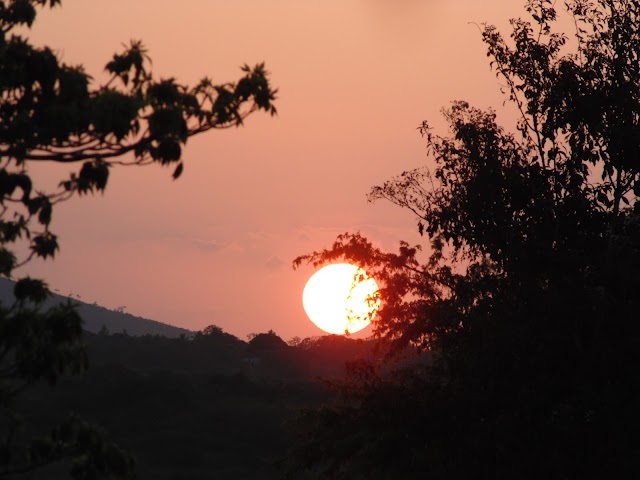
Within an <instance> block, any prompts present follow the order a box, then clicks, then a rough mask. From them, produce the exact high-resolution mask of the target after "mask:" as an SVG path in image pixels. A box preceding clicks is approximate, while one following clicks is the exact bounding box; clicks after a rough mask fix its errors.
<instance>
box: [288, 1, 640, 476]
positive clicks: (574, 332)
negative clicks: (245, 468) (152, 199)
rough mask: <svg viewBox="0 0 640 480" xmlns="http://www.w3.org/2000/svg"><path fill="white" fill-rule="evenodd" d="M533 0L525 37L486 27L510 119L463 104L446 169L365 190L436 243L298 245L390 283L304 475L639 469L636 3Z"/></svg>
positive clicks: (296, 463) (312, 430)
mask: <svg viewBox="0 0 640 480" xmlns="http://www.w3.org/2000/svg"><path fill="white" fill-rule="evenodd" d="M554 5H555V2H551V1H548V0H529V1H528V2H527V4H526V10H527V13H528V14H529V17H530V20H523V19H516V20H513V21H512V23H511V25H512V28H513V31H512V33H511V38H510V40H509V39H506V38H505V37H503V36H502V35H501V34H500V33H499V32H498V31H497V29H496V28H495V27H493V26H491V25H485V26H484V27H483V30H482V38H483V41H484V43H485V44H486V46H487V53H488V57H489V59H490V64H491V67H492V68H493V70H494V71H495V72H496V75H497V77H498V79H499V81H500V83H501V84H502V85H503V89H504V92H505V94H506V97H507V102H508V103H509V104H510V105H512V106H513V107H514V108H515V109H516V111H517V112H518V113H519V121H518V123H517V127H516V130H515V132H513V133H511V132H509V131H508V130H506V129H505V128H503V127H501V126H500V125H499V124H498V123H497V117H496V114H495V112H493V111H491V110H489V111H482V110H479V109H477V108H474V107H472V106H470V105H469V104H468V103H466V102H463V101H457V102H454V103H452V104H451V106H450V107H449V108H447V109H446V110H445V111H444V116H445V118H446V120H447V122H448V124H449V129H450V130H449V133H448V134H447V135H444V136H441V135H438V134H436V133H435V132H434V131H433V130H432V129H431V128H430V127H429V125H428V123H426V122H425V123H424V124H423V125H422V126H421V127H420V132H421V133H422V135H423V136H424V138H425V140H426V144H427V151H428V152H429V154H430V156H431V158H432V159H433V161H434V162H435V167H434V168H421V169H417V170H412V171H407V172H404V173H402V174H401V175H400V176H398V177H397V178H394V179H392V180H390V181H388V182H386V183H385V184H383V185H382V186H379V187H375V188H374V189H373V190H372V192H371V194H370V198H371V199H372V200H378V199H385V200H388V201H391V202H393V203H394V204H396V205H399V206H400V207H402V208H407V209H409V210H411V211H412V212H414V213H415V214H416V217H417V221H418V229H419V231H420V233H421V234H423V235H425V237H427V238H428V239H429V249H428V253H429V256H428V260H427V261H425V262H421V261H420V246H410V245H408V244H406V243H402V244H401V246H400V249H399V252H398V253H387V252H383V251H381V250H379V249H378V248H376V247H375V246H373V245H372V244H371V243H370V242H369V241H368V240H367V239H366V238H364V237H362V236H361V235H359V234H357V233H356V234H345V235H342V236H340V237H338V239H337V240H336V242H335V243H334V244H333V246H331V248H329V249H326V250H322V251H318V252H313V253H311V254H309V255H305V256H302V257H299V258H297V259H296V260H295V262H294V265H299V264H301V263H302V262H311V263H314V264H321V263H324V262H327V261H331V260H334V259H338V258H340V259H342V258H344V259H347V260H351V261H354V262H358V263H360V264H361V265H362V266H363V267H364V268H366V269H367V271H368V272H369V273H370V274H371V275H372V276H374V277H375V278H376V279H377V280H378V281H379V283H381V284H382V285H383V288H382V291H381V296H382V298H383V299H384V301H383V304H382V308H381V309H380V311H379V312H378V316H377V318H376V322H375V335H376V336H377V337H378V338H379V339H380V340H381V341H382V343H383V344H384V345H385V347H386V351H387V355H391V356H393V355H395V354H398V353H400V352H402V351H406V350H411V349H417V350H419V351H424V352H431V353H432V354H433V358H434V361H433V363H431V364H429V365H427V366H424V365H416V366H414V367H411V368H408V369H403V370H402V371H395V372H394V373H393V374H391V375H385V374H383V373H378V372H376V371H375V369H374V365H361V366H360V368H359V369H357V370H356V372H355V373H356V376H355V377H353V378H352V379H351V380H350V381H348V382H345V384H344V385H343V393H345V395H346V399H347V401H346V402H345V404H344V405H343V406H342V407H339V408H331V409H323V410H321V411H318V412H310V413H309V415H308V418H307V421H306V423H303V424H302V426H303V435H301V437H300V441H301V443H302V445H301V448H300V450H299V452H298V453H297V455H296V456H293V457H292V459H291V469H292V472H295V473H294V477H295V476H298V475H302V474H303V473H306V474H307V475H309V476H311V477H313V478H349V479H355V478H425V477H429V478H443V479H444V478H447V479H450V478H472V477H473V478H492V479H503V478H504V479H507V478H532V479H538V478H546V479H568V478H608V477H612V476H613V477H618V478H628V477H631V475H632V472H637V471H638V468H639V467H640V455H639V452H640V443H639V442H638V440H637V435H636V432H637V431H638V428H639V427H640V415H639V414H638V409H637V405H638V404H639V402H640V382H639V381H638V379H637V375H636V372H637V370H638V367H639V366H640V348H639V347H640V327H639V324H638V321H637V320H638V311H640V303H639V302H640V297H639V296H638V294H637V292H638V291H640V282H639V279H638V275H637V267H638V265H639V264H640V211H639V210H638V208H639V207H638V202H637V199H638V195H640V163H639V161H638V159H640V62H639V60H638V52H640V3H638V2H637V1H633V0H622V1H616V2H613V1H609V0H596V1H593V2H588V1H584V0H569V1H567V2H566V8H567V11H568V12H569V14H570V15H571V16H572V17H573V20H574V21H575V32H573V34H572V35H571V37H568V36H567V35H565V34H562V33H559V32H556V31H555V30H554V26H555V22H556V10H555V6H554Z"/></svg>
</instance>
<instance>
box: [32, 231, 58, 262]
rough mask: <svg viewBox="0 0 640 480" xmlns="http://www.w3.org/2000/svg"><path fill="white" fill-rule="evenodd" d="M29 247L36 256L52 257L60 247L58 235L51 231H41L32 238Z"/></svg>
mask: <svg viewBox="0 0 640 480" xmlns="http://www.w3.org/2000/svg"><path fill="white" fill-rule="evenodd" d="M30 248H31V250H32V251H33V252H34V253H35V254H36V255H37V256H38V257H41V258H47V257H53V256H54V255H55V253H56V252H57V251H58V250H59V249H60V247H59V246H58V237H56V236H55V235H54V234H52V233H51V232H45V233H42V234H40V235H37V236H36V237H34V238H33V241H32V243H31V247H30Z"/></svg>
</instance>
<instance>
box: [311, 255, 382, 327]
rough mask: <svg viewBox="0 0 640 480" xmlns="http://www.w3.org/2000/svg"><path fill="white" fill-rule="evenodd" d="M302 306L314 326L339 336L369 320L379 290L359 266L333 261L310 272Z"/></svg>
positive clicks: (375, 307) (371, 317)
mask: <svg viewBox="0 0 640 480" xmlns="http://www.w3.org/2000/svg"><path fill="white" fill-rule="evenodd" d="M302 305H303V306H304V310H305V312H307V315H308V316H309V319H310V320H311V321H312V322H313V323H315V324H316V326H317V327H318V328H320V329H322V330H324V331H325V332H327V333H334V334H338V335H343V334H345V333H355V332H358V331H360V330H362V329H363V328H365V327H366V326H367V325H369V323H371V319H373V317H374V316H375V314H376V312H377V311H378V307H379V306H380V293H379V290H378V285H377V284H376V282H375V280H374V279H373V278H371V277H369V276H368V275H367V274H366V272H365V271H364V270H363V269H362V268H359V267H357V266H355V265H351V264H349V263H334V264H332V265H327V266H326V267H323V268H321V269H320V270H318V271H317V272H316V273H314V274H313V275H312V277H311V278H310V279H309V281H308V282H307V285H306V286H305V287H304V291H303V292H302Z"/></svg>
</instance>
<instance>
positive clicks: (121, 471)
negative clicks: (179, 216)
mask: <svg viewBox="0 0 640 480" xmlns="http://www.w3.org/2000/svg"><path fill="white" fill-rule="evenodd" d="M59 4H60V0H6V1H0V274H1V275H3V276H5V277H8V278H12V276H13V273H14V270H15V269H16V268H18V267H20V266H21V265H24V264H25V263H26V262H28V261H30V260H31V259H33V258H36V257H39V258H42V259H47V258H50V257H53V256H54V255H55V253H56V252H57V251H58V249H59V244H58V237H57V235H55V234H54V233H53V232H52V231H51V228H50V227H51V223H52V218H53V210H54V206H55V205H56V204H58V203H60V202H62V201H65V200H68V199H70V198H72V197H73V196H82V195H86V194H90V193H94V192H101V191H104V189H105V188H106V186H107V183H108V178H109V172H110V171H111V169H112V168H113V167H114V166H116V165H148V164H152V163H155V164H159V165H162V166H169V167H171V168H172V170H173V178H176V179H177V178H178V177H179V176H180V175H181V173H182V171H183V168H184V164H183V161H182V151H183V148H184V146H185V144H186V143H187V140H188V139H189V138H190V137H192V136H194V135H197V134H200V133H203V132H206V131H209V130H212V129H224V128H230V127H234V126H240V125H242V124H243V122H244V120H245V119H246V118H247V116H248V115H250V114H252V113H253V112H256V111H259V110H263V111H266V112H268V113H270V114H272V115H274V114H275V113H276V110H275V107H274V106H273V101H274V99H275V94H276V91H275V90H274V89H273V88H272V87H271V85H270V83H269V79H268V73H267V71H266V70H265V67H264V65H263V64H259V65H256V66H254V67H250V66H248V65H245V66H243V67H242V76H241V78H240V79H239V80H238V81H236V82H232V83H224V84H219V85H216V84H214V83H213V82H212V81H211V80H210V79H208V78H204V79H203V80H202V81H200V82H199V83H198V84H197V85H195V86H186V85H183V84H181V83H179V82H178V81H177V80H176V79H174V78H160V79H158V78H155V77H154V76H153V74H152V71H151V69H150V64H151V62H150V59H149V57H148V55H147V51H146V50H145V48H144V46H143V45H142V43H141V42H137V41H132V42H131V44H130V45H129V46H128V47H126V49H125V50H124V51H122V52H120V53H116V54H115V55H114V56H113V58H112V59H111V61H109V62H108V63H107V65H106V67H105V69H106V72H107V74H108V79H107V81H106V82H105V83H104V84H101V85H96V84H95V82H94V81H93V80H92V77H91V76H90V75H89V74H88V73H86V72H85V70H84V68H83V66H82V65H68V64H66V63H64V62H62V61H61V60H60V59H59V58H58V56H57V54H56V53H55V52H54V50H52V49H51V48H50V47H47V46H45V47H36V46H33V45H32V44H31V43H30V42H29V40H28V38H26V37H25V36H24V35H22V34H20V33H17V32H19V31H22V32H23V31H25V28H26V29H28V28H30V27H31V26H32V25H33V23H34V21H35V19H36V15H37V9H38V8H42V7H49V8H52V7H56V6H58V5H59ZM34 162H57V163H65V164H77V165H78V168H77V170H76V171H75V172H74V173H72V174H71V175H70V176H69V177H68V178H64V179H62V180H61V182H60V183H59V185H58V189H57V190H55V191H51V192H45V191H42V190H41V189H40V188H38V187H37V185H35V184H34V180H33V179H32V177H31V175H30V172H29V166H30V165H33V164H34ZM24 243H26V245H27V251H28V252H27V253H26V255H23V256H22V258H19V255H18V253H17V252H18V251H20V250H21V247H20V245H21V244H24ZM22 250H24V249H22ZM14 293H15V297H16V302H15V303H14V304H13V305H6V306H4V305H3V306H1V307H0V416H1V417H2V418H1V422H2V423H1V425H2V430H0V476H2V477H3V478H4V476H6V475H9V474H11V473H25V472H28V471H30V470H32V469H33V468H35V467H38V466H41V465H43V464H47V463H51V462H53V461H58V460H61V459H64V458H71V459H74V463H73V465H74V467H73V470H72V475H73V476H74V478H87V479H89V478H95V477H96V476H97V475H101V474H113V475H117V476H124V475H129V474H130V473H131V467H132V460H131V458H130V457H129V456H128V455H127V454H124V453H122V452H121V451H120V450H119V449H117V447H115V446H113V445H110V444H107V443H105V442H104V440H103V439H102V437H101V436H100V435H98V433H97V430H95V429H94V428H93V427H90V426H86V425H85V424H83V423H82V422H80V421H76V420H71V421H69V422H67V423H66V424H64V425H63V426H60V427H56V428H54V430H52V431H51V432H50V433H48V434H46V435H45V436H44V437H42V438H39V439H36V440H33V442H31V441H30V440H28V439H27V438H26V437H27V436H28V435H27V432H26V431H25V429H24V428H23V426H22V424H21V422H20V421H19V416H18V415H17V413H16V407H17V404H18V403H19V402H18V401H17V400H16V399H17V398H18V397H19V394H20V393H21V392H22V391H23V390H24V389H25V388H28V387H29V386H30V385H31V384H33V383H34V382H38V381H42V380H45V381H48V382H49V383H52V384H53V383H55V382H56V381H57V379H58V378H59V377H60V376H61V375H64V374H67V373H77V372H79V371H82V370H83V369H84V368H86V363H87V362H86V352H85V349H84V345H83V342H82V320H81V319H80V317H79V316H78V315H77V313H76V312H75V310H74V307H73V306H72V305H70V304H69V305H64V306H60V307H56V308H54V309H49V310H46V309H43V308H41V307H42V303H43V301H44V300H45V299H46V298H47V297H48V289H47V285H46V284H45V283H44V282H42V281H40V280H36V279H30V278H24V279H21V280H19V281H18V282H17V283H16V286H15V290H14Z"/></svg>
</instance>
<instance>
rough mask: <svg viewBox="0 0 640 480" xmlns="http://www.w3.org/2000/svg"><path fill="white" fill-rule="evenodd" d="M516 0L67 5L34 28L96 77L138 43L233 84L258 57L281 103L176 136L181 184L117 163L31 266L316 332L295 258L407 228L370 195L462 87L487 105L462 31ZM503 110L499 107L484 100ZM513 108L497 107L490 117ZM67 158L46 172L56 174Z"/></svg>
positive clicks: (502, 15) (61, 286)
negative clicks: (350, 238)
mask: <svg viewBox="0 0 640 480" xmlns="http://www.w3.org/2000/svg"><path fill="white" fill-rule="evenodd" d="M523 3H524V2H519V1H513V0H486V1H483V2H479V1H477V0H269V1H265V0H233V1H230V0H184V1H182V2H175V1H166V0H135V1H131V0H111V1H110V2H104V1H99V0H63V5H62V8H57V9H55V10H54V11H52V12H46V13H42V14H41V15H40V17H39V18H38V20H37V22H36V25H35V26H34V28H33V31H32V32H31V34H30V36H31V38H32V40H33V41H34V43H36V44H44V43H46V44H48V45H50V46H51V47H52V48H54V50H56V51H57V52H59V53H60V54H61V55H62V57H63V59H64V60H65V61H66V62H67V63H72V64H75V63H83V64H84V65H85V66H86V68H87V71H88V72H90V73H91V74H92V75H94V77H96V78H97V79H99V78H101V75H102V69H103V67H104V65H105V64H106V62H107V61H108V60H109V59H110V57H111V55H112V54H113V53H114V52H115V51H116V50H119V49H120V45H121V44H122V43H124V42H128V41H129V40H130V39H142V40H143V42H144V43H145V45H146V46H147V47H148V49H149V53H150V55H151V57H152V59H153V67H154V72H155V74H156V75H157V76H174V77H176V78H178V79H179V80H180V81H182V82H185V83H193V82H195V81H197V80H198V79H199V78H201V77H203V76H210V77H212V78H213V79H214V80H215V81H219V82H224V81H228V80H234V79H236V78H238V76H239V73H240V71H239V69H238V67H239V66H240V65H242V64H243V63H249V64H254V63H257V62H261V61H265V62H266V64H267V68H268V69H269V70H270V71H271V73H272V81H273V83H274V84H275V85H276V86H277V87H279V89H280V93H279V99H278V101H277V103H276V106H277V108H278V111H279V116H278V117H276V118H270V117H268V116H267V115H259V116H254V117H252V118H250V119H249V120H248V121H247V122H246V126H245V127H244V128H241V129H237V130H232V131H218V132H210V133H208V134H205V135H204V136H200V137H197V138H193V139H191V140H190V141H189V143H188V145H187V148H186V149H185V151H184V158H185V159H186V165H185V172H184V173H183V175H182V177H181V178H180V180H179V181H177V182H174V181H172V180H171V171H170V170H165V169H162V168H160V167H155V166H152V167H145V168H138V169H132V168H120V169H114V170H113V171H112V174H111V178H110V181H109V182H110V183H109V186H108V188H107V191H106V193H105V194H104V195H99V196H96V197H94V198H83V199H73V200H72V201H70V202H68V203H67V204H64V205H61V206H60V207H58V208H57V210H56V211H55V212H54V224H53V230H54V231H55V232H56V233H57V234H58V235H59V236H60V243H61V252H60V254H59V255H58V256H57V258H56V259H55V261H53V262H51V261H48V262H35V263H33V264H31V265H30V266H29V267H28V272H29V273H31V274H34V275H39V276H42V277H44V278H45V279H47V280H48V281H49V283H50V285H51V286H52V288H56V289H58V290H59V291H60V293H63V294H68V293H71V292H73V293H74V294H76V295H80V296H81V297H82V300H84V301H88V302H94V301H96V302H98V303H99V304H101V305H104V306H107V307H110V308H115V307H119V306H126V310H127V311H128V312H130V313H133V314H135V315H140V316H144V317H148V318H153V319H156V320H160V321H163V322H167V323H171V324H174V325H179V326H183V327H186V328H190V329H202V328H204V327H205V326H206V325H209V324H217V325H219V326H221V327H222V328H223V329H224V330H225V331H228V332H230V333H232V334H234V335H237V336H239V337H241V338H244V336H245V335H246V334H248V333H250V332H264V331H266V330H268V329H274V330H275V331H276V333H278V334H279V335H280V336H282V337H283V338H285V339H289V338H291V337H292V336H300V337H306V336H311V335H318V334H321V331H320V330H318V329H317V328H316V327H315V326H314V325H313V324H312V323H311V322H310V321H308V320H307V318H306V316H305V314H304V312H303V309H302V302H301V295H302V289H303V287H304V284H305V281H306V280H307V278H308V277H309V276H310V275H311V274H312V269H311V268H303V269H300V270H297V271H293V270H292V269H291V266H290V265H291V260H292V259H293V258H294V257H296V256H297V255H300V254H303V253H307V252H309V251H311V250H313V249H318V248H322V247H324V246H326V245H327V244H328V243H329V242H330V241H332V240H333V239H334V238H335V236H336V234H338V233H342V232H344V231H355V230H360V231H361V232H362V233H364V234H366V235H367V236H369V238H370V239H371V240H373V241H374V242H375V243H377V244H378V245H381V246H383V247H385V248H395V246H396V245H397V242H398V241H399V240H400V239H405V240H408V241H414V242H415V241H419V237H418V236H417V233H416V232H415V228H414V226H415V221H414V220H413V218H412V217H411V215H409V214H408V213H407V212H403V211H401V210H398V209H397V208H395V207H392V206H390V205H385V204H382V203H380V204H374V205H371V204H367V202H366V194H367V192H368V191H369V189H370V188H371V186H373V185H375V184H379V183H381V182H383V181H384V180H385V179H387V178H389V177H391V176H392V175H394V174H398V173H400V172H402V170H405V169H408V168H412V167H416V166H418V165H420V164H423V163H424V162H426V161H427V160H428V159H427V157H426V154H425V151H424V143H423V141H422V139H421V138H420V135H419V134H418V132H417V130H416V127H417V126H418V125H419V124H420V123H421V122H422V120H425V119H428V120H430V122H431V123H432V124H434V125H436V126H442V122H441V120H440V115H439V111H440V109H441V108H442V107H443V106H446V105H447V104H448V103H449V102H450V101H451V100H454V99H461V100H462V99H464V100H468V101H470V102H471V103H472V104H474V105H476V106H479V107H483V108H486V107H488V106H494V107H501V105H502V100H503V98H502V96H501V95H500V93H499V89H498V85H497V83H496V80H495V76H494V74H493V73H491V71H490V70H489V66H488V60H487V58H486V56H485V49H484V47H483V45H482V43H481V41H480V33H479V30H478V28H477V27H476V26H474V25H473V24H470V23H469V22H482V21H489V22H490V23H495V24H497V25H499V26H501V28H502V30H503V31H508V30H507V20H508V18H510V17H513V16H517V15H520V14H521V12H523V9H522V4H523ZM498 111H499V112H501V110H500V109H498ZM505 116H506V117H508V116H509V115H507V114H503V115H502V117H500V118H503V119H504V118H505ZM65 171H66V170H65V169H64V167H61V166H58V165H53V166H52V167H46V168H43V169H42V171H41V172H40V175H41V176H43V177H46V179H47V180H48V181H50V182H51V183H53V184H55V183H57V182H58V181H59V180H61V179H62V178H63V177H64V176H65V173H64V172H65Z"/></svg>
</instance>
